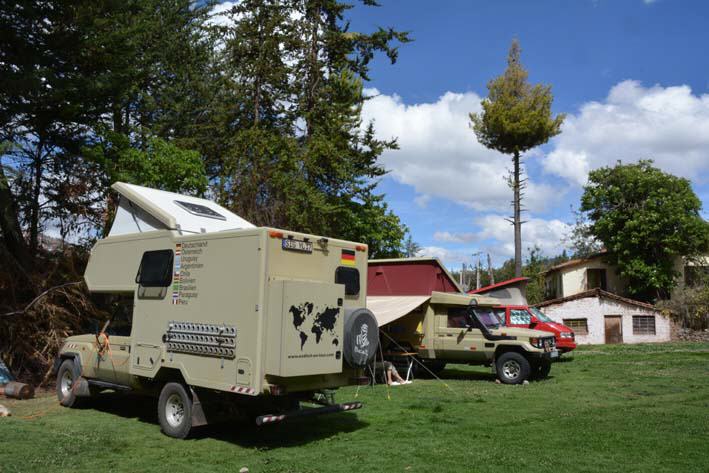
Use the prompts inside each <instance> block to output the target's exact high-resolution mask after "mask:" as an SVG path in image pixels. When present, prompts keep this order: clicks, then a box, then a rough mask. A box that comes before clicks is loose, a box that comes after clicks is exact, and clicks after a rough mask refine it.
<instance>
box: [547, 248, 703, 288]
mask: <svg viewBox="0 0 709 473" xmlns="http://www.w3.org/2000/svg"><path fill="white" fill-rule="evenodd" d="M606 255H607V252H606V250H602V251H600V252H598V253H596V254H594V255H591V256H589V257H587V258H576V259H572V260H569V261H565V262H563V263H560V264H557V265H556V266H553V267H551V268H549V269H548V270H547V272H546V273H545V274H544V295H545V296H546V298H548V299H556V298H560V297H569V296H573V295H575V294H580V293H582V292H586V291H590V290H591V289H596V288H598V289H601V290H603V291H608V292H612V293H614V294H625V293H626V288H627V282H626V281H625V280H624V279H623V278H621V277H620V276H619V275H618V272H617V268H616V267H615V266H614V265H611V264H608V263H606V261H605V256H606ZM675 271H677V273H678V274H679V279H678V280H677V288H676V289H680V288H682V287H684V286H685V285H689V286H693V285H696V284H701V283H702V277H706V276H709V256H702V257H699V258H697V259H695V260H686V259H685V258H679V257H678V258H677V259H676V261H675Z"/></svg>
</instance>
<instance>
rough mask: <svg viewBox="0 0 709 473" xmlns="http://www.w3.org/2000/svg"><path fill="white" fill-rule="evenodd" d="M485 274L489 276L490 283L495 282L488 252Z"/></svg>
mask: <svg viewBox="0 0 709 473" xmlns="http://www.w3.org/2000/svg"><path fill="white" fill-rule="evenodd" d="M487 274H488V276H490V285H491V286H492V285H493V284H495V273H494V272H493V270H492V258H490V253H488V254H487Z"/></svg>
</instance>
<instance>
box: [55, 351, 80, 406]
mask: <svg viewBox="0 0 709 473" xmlns="http://www.w3.org/2000/svg"><path fill="white" fill-rule="evenodd" d="M75 378H76V376H75V374H74V360H69V359H67V360H64V361H63V362H62V364H61V366H60V367H59V371H57V399H59V403H60V404H61V405H62V406H65V407H76V406H77V405H78V403H79V400H78V399H77V397H76V394H74V390H73V389H72V388H73V387H74V383H75V382H76V379H75Z"/></svg>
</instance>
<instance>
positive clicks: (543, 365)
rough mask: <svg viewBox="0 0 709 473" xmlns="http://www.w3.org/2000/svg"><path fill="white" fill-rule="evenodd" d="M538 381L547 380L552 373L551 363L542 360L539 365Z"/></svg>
mask: <svg viewBox="0 0 709 473" xmlns="http://www.w3.org/2000/svg"><path fill="white" fill-rule="evenodd" d="M536 371H537V372H536V379H546V378H547V377H548V376H549V372H550V371H551V361H549V360H541V361H539V363H538V364H537V370H536Z"/></svg>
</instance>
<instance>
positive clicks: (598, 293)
mask: <svg viewBox="0 0 709 473" xmlns="http://www.w3.org/2000/svg"><path fill="white" fill-rule="evenodd" d="M537 307H539V308H540V309H542V310H543V311H544V313H545V314H546V315H548V316H549V317H551V318H552V319H553V320H554V321H556V322H560V323H563V324H564V325H566V326H568V327H569V328H571V329H573V330H574V333H575V335H576V343H578V344H602V343H645V342H667V341H670V338H671V333H672V322H671V321H670V319H669V318H668V317H665V316H664V315H662V313H661V312H660V311H659V310H657V309H655V307H654V306H652V305H651V304H646V303H644V302H638V301H634V300H632V299H626V298H625V297H621V296H618V295H616V294H613V293H610V292H607V291H604V290H602V289H600V288H596V289H591V290H588V291H584V292H580V293H577V294H574V295H571V296H567V297H561V298H557V299H552V300H548V301H545V302H542V303H541V304H538V305H537Z"/></svg>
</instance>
